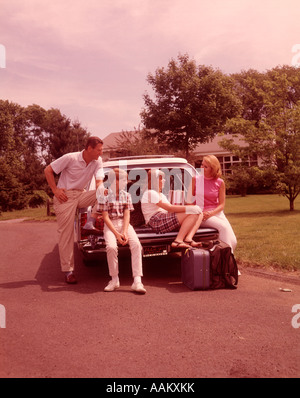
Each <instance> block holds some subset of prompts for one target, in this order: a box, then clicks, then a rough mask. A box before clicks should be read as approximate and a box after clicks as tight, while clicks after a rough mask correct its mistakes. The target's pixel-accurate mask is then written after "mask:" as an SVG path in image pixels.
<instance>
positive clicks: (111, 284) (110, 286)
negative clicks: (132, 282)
mask: <svg viewBox="0 0 300 398" xmlns="http://www.w3.org/2000/svg"><path fill="white" fill-rule="evenodd" d="M119 287H120V282H114V281H109V283H108V285H107V286H106V287H105V288H104V291H105V292H113V291H114V290H116V289H118V288H119Z"/></svg>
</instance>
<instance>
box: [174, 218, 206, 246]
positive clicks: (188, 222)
mask: <svg viewBox="0 0 300 398" xmlns="http://www.w3.org/2000/svg"><path fill="white" fill-rule="evenodd" d="M176 215H177V218H178V221H179V223H180V224H181V227H180V230H179V232H178V235H177V237H176V241H177V242H182V241H184V240H185V241H188V242H189V241H192V240H193V237H194V235H195V233H196V231H197V229H198V228H199V226H200V224H201V221H202V218H203V216H202V214H186V213H176Z"/></svg>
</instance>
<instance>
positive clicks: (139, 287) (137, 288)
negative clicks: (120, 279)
mask: <svg viewBox="0 0 300 398" xmlns="http://www.w3.org/2000/svg"><path fill="white" fill-rule="evenodd" d="M131 290H134V291H135V292H137V293H140V294H145V293H146V291H147V290H146V289H145V288H144V285H143V284H142V282H136V283H135V282H133V284H132V285H131Z"/></svg>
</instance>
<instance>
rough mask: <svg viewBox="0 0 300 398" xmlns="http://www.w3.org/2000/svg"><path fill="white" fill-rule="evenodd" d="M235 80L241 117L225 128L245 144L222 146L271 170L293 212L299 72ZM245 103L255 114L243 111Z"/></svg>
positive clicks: (299, 145) (299, 134)
mask: <svg viewBox="0 0 300 398" xmlns="http://www.w3.org/2000/svg"><path fill="white" fill-rule="evenodd" d="M235 78H236V81H237V83H238V86H239V89H238V91H239V94H240V95H241V96H242V97H243V106H244V110H243V113H242V115H243V117H238V118H235V119H231V120H229V121H228V122H227V124H226V129H227V131H228V132H230V133H232V134H234V135H238V134H239V135H241V136H242V137H243V139H244V141H245V143H246V144H247V145H246V146H244V147H241V146H239V145H234V144H233V141H232V140H228V139H226V138H225V139H224V140H223V142H222V146H223V147H224V148H227V149H229V150H231V151H232V152H233V153H234V154H235V155H237V156H239V157H246V156H251V155H253V154H256V155H258V156H259V157H260V158H261V160H262V162H263V165H264V167H265V169H266V170H267V171H268V172H270V171H271V170H273V173H274V174H275V175H276V178H277V180H278V184H277V188H278V190H279V191H278V192H280V193H281V194H282V195H284V196H286V197H287V198H288V199H289V202H290V210H294V201H295V199H296V197H297V196H298V194H299V192H300V159H299V151H300V70H299V69H297V68H294V67H289V66H283V67H276V68H274V69H272V70H270V71H267V72H266V73H265V74H264V75H263V76H262V75H261V74H258V73H257V74H255V73H254V72H253V71H252V70H251V71H249V73H248V74H247V73H246V72H243V73H242V74H240V75H236V76H235ZM245 98H246V99H247V101H245ZM249 103H251V104H252V109H255V112H249V111H247V107H248V106H249ZM248 110H249V108H248ZM254 115H255V116H254Z"/></svg>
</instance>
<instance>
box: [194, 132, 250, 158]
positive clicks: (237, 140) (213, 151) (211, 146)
mask: <svg viewBox="0 0 300 398" xmlns="http://www.w3.org/2000/svg"><path fill="white" fill-rule="evenodd" d="M224 138H228V139H233V142H234V144H238V145H239V146H246V143H245V141H244V140H242V139H241V137H233V136H232V135H231V134H226V135H222V136H218V135H217V136H216V137H214V138H213V139H212V140H210V141H209V142H207V143H205V144H198V145H197V146H196V148H195V149H194V154H195V155H196V156H197V155H198V156H205V155H224V154H228V153H229V151H228V150H227V149H224V148H222V147H221V146H220V141H222V140H223V139H224Z"/></svg>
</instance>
